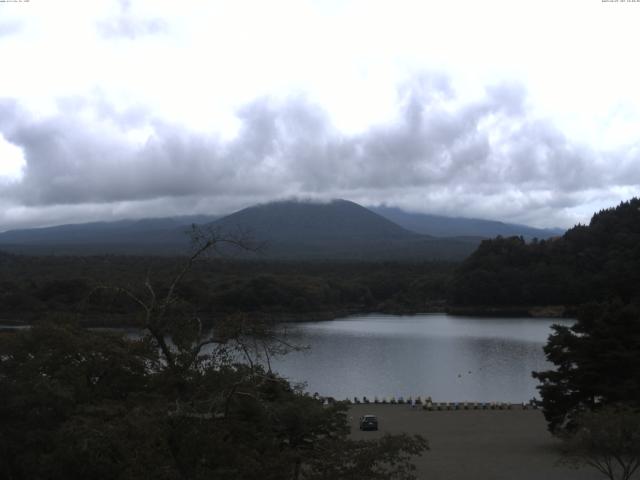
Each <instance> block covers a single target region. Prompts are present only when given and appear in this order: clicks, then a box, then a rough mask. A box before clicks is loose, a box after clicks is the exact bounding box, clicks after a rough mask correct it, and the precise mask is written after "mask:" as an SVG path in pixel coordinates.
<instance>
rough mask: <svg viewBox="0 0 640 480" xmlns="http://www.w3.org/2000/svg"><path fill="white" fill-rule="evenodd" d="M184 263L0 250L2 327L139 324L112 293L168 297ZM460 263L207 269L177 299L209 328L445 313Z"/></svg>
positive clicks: (199, 266)
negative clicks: (46, 320)
mask: <svg viewBox="0 0 640 480" xmlns="http://www.w3.org/2000/svg"><path fill="white" fill-rule="evenodd" d="M184 261H185V259H184V258H182V257H156V256H146V257H143V256H118V255H105V256H92V257H82V256H75V257H62V256H60V257H57V256H42V257H35V256H22V255H13V254H6V253H2V252H0V320H4V321H7V320H14V321H18V322H19V321H27V322H28V321H32V320H35V319H42V318H43V317H46V316H52V315H53V316H55V315H59V314H61V313H64V314H66V313H69V312H72V313H73V312H76V313H78V314H79V316H80V318H81V321H82V322H89V323H91V322H98V323H101V324H108V323H114V324H116V323H117V324H130V323H131V322H132V321H133V320H135V318H134V315H135V314H136V313H137V312H138V311H139V308H138V307H139V306H138V305H136V304H135V303H134V302H133V301H132V300H131V299H130V298H128V297H127V296H126V295H121V294H120V295H116V294H114V292H113V291H110V290H109V289H103V288H102V287H124V288H127V289H130V290H132V291H138V290H141V291H144V290H145V286H144V281H145V279H146V278H147V277H148V278H149V280H150V282H151V283H152V284H153V285H154V286H155V287H157V288H158V289H159V290H160V291H162V290H163V288H165V289H166V288H167V286H168V285H169V283H170V280H171V278H172V277H173V276H174V275H175V274H176V271H177V270H178V269H179V268H180V267H181V266H182V265H183V264H184ZM454 265H455V264H451V263H444V262H424V263H422V262H421V263H414V264H407V263H392V262H379V263H376V262H372V263H362V262H343V263H336V262H334V263H325V262H307V263H304V262H259V261H239V260H236V261H233V260H221V259H207V260H203V261H200V262H197V263H196V264H195V265H194V266H193V268H192V271H191V272H190V274H189V275H188V276H187V277H186V278H185V279H184V281H183V282H182V284H181V285H180V287H179V291H178V292H177V293H178V294H179V296H180V298H181V299H182V301H183V302H184V305H183V307H184V308H185V309H186V310H187V311H190V312H198V314H199V315H201V316H202V318H203V320H207V319H211V318H212V317H213V316H215V315H218V314H226V313H234V312H258V313H260V314H261V315H266V316H273V317H275V318H278V317H282V316H283V315H285V316H287V318H289V319H292V320H296V319H305V318H325V317H326V318H332V317H333V316H334V315H339V314H342V313H348V312H366V311H387V312H396V313H399V312H418V311H431V310H434V309H440V310H442V309H443V308H444V302H445V299H446V297H447V288H448V284H449V280H450V278H451V272H452V271H453V268H454Z"/></svg>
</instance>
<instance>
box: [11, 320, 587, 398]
mask: <svg viewBox="0 0 640 480" xmlns="http://www.w3.org/2000/svg"><path fill="white" fill-rule="evenodd" d="M573 322H574V321H573V320H567V319H557V318H488V317H462V316H452V315H446V314H422V315H407V316H401V315H381V314H368V315H355V316H349V317H346V318H339V319H336V320H331V321H321V322H301V323H287V324H283V325H281V327H282V328H285V329H286V331H287V332H288V341H290V342H293V343H295V344H296V345H307V346H308V347H309V349H308V350H304V351H300V352H292V353H289V354H288V355H285V356H282V357H276V358H273V359H272V360H271V364H272V367H273V370H275V371H277V372H278V373H280V374H281V375H283V376H284V377H286V378H288V379H289V380H291V381H293V382H303V381H304V382H306V384H307V387H306V389H307V391H309V392H311V393H314V392H318V393H319V394H320V395H322V396H331V397H334V398H336V399H340V400H342V399H345V398H347V397H349V398H352V399H353V397H354V396H357V397H360V398H362V396H366V397H368V398H369V399H371V400H373V398H374V397H376V396H377V397H378V398H379V399H380V398H382V397H386V398H389V397H392V396H393V397H399V396H402V397H404V398H407V397H409V396H412V397H416V396H418V395H419V396H421V397H423V398H424V397H426V396H431V398H432V399H433V401H437V402H463V401H470V402H490V401H502V402H518V403H519V402H526V401H528V400H530V399H531V398H532V397H534V396H536V397H538V398H539V395H538V392H537V390H536V384H537V382H536V381H535V380H534V379H533V378H532V377H531V372H532V371H534V370H546V369H549V368H551V364H549V363H548V362H547V361H546V360H545V358H544V352H543V351H542V347H543V346H544V344H545V343H546V341H547V337H548V336H549V334H550V333H551V325H552V324H554V323H558V324H561V325H571V324H572V323H573ZM5 327H7V328H16V327H10V326H5ZM107 330H116V331H120V332H123V333H125V334H126V335H128V336H130V337H132V338H135V337H138V336H139V335H140V334H141V332H140V330H137V329H107Z"/></svg>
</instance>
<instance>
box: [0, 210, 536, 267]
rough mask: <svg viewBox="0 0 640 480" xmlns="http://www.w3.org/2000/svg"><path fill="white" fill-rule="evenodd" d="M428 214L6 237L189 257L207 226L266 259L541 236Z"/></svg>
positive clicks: (442, 248) (420, 254)
mask: <svg viewBox="0 0 640 480" xmlns="http://www.w3.org/2000/svg"><path fill="white" fill-rule="evenodd" d="M428 217H429V216H425V215H421V214H410V213H406V212H402V211H401V210H399V209H390V208H387V207H377V208H375V209H374V211H372V210H371V209H367V208H365V207H363V206H361V205H358V204H357V203H354V202H350V201H348V200H333V201H330V202H324V203H317V202H306V201H278V202H272V203H266V204H261V205H255V206H252V207H248V208H245V209H242V210H240V211H237V212H235V213H232V214H231V215H228V216H226V217H222V218H216V217H213V216H206V215H197V216H183V217H170V218H151V219H141V220H121V221H116V222H93V223H84V224H74V225H60V226H55V227H47V228H34V229H24V230H13V231H8V232H4V233H0V249H2V250H6V251H9V252H20V253H33V254H74V255H75V254H81V255H82V254H104V253H117V254H136V255H140V254H145V255H147V254H149V255H158V254H159V255H167V254H183V253H185V252H186V251H187V249H188V247H189V238H188V236H187V234H186V232H187V230H188V229H189V228H190V226H191V224H199V225H205V226H207V227H212V228H215V229H218V230H221V231H227V232H237V231H243V232H248V233H250V234H251V236H252V237H253V239H255V240H256V241H258V242H261V243H262V242H264V244H265V248H264V250H263V251H262V252H261V253H260V255H259V258H266V259H292V260H297V259H317V260H323V259H326V260H332V259H340V260H362V261H367V260H375V261H377V260H461V259H463V258H465V257H467V256H468V255H469V254H471V252H472V251H473V250H475V248H476V247H477V245H478V244H479V242H480V241H481V239H482V238H483V237H484V236H485V235H486V234H487V233H489V234H490V235H491V236H495V235H505V236H508V235H525V236H528V235H529V234H531V233H532V232H536V233H539V232H541V231H540V230H538V229H531V228H530V227H522V228H521V229H520V230H517V229H516V230H514V228H515V227H518V226H513V225H509V224H502V223H500V222H489V221H484V220H472V219H450V218H448V217H436V216H431V217H433V218H436V219H437V220H438V222H439V223H438V222H435V223H433V222H432V223H431V227H430V229H427V226H428V225H427V220H425V219H428ZM447 220H448V221H449V223H448V224H447ZM461 222H462V226H460V225H461ZM465 222H466V223H465ZM473 222H476V223H477V222H480V223H478V225H480V226H486V225H491V226H493V227H494V230H492V231H489V230H487V228H485V229H481V228H480V227H476V228H475V229H474V228H470V227H469V225H472V224H473ZM434 225H435V226H434ZM438 225H439V227H438V228H436V227H437V226H438ZM451 225H453V227H452V226H451ZM473 225H475V224H473ZM456 226H457V227H456ZM454 227H456V228H454ZM463 227H464V228H463ZM498 227H500V228H501V229H500V228H498ZM425 232H426V234H425ZM483 234H485V235H483ZM487 236H489V235H487ZM537 236H539V237H540V238H543V236H542V235H541V234H540V235H537ZM248 256H249V257H252V256H256V255H253V254H249V255H248Z"/></svg>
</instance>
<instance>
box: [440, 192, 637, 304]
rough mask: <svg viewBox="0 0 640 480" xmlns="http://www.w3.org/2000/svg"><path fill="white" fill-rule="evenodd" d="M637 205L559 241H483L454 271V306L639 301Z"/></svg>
mask: <svg viewBox="0 0 640 480" xmlns="http://www.w3.org/2000/svg"><path fill="white" fill-rule="evenodd" d="M639 287H640V199H638V198H634V199H632V200H630V201H628V202H623V203H621V204H620V205H619V206H617V207H616V208H612V209H608V210H603V211H601V212H598V213H596V214H595V215H594V216H593V218H592V219H591V223H590V224H589V226H583V225H577V226H576V227H573V228H572V229H570V230H568V231H567V232H566V233H565V235H563V236H562V237H560V238H556V239H550V240H546V241H545V240H540V241H537V240H534V241H532V242H530V243H526V242H525V241H524V240H523V239H522V237H511V238H502V237H498V238H496V239H494V240H485V241H483V242H482V243H481V244H480V246H479V247H478V249H477V250H476V251H475V252H474V253H473V254H472V255H471V256H470V257H469V258H468V259H467V260H465V261H464V262H463V263H462V265H461V266H460V268H459V269H458V270H457V271H456V273H455V277H454V280H453V282H452V290H451V300H452V302H453V303H454V304H456V305H491V306H512V305H579V304H582V303H584V302H587V301H593V300H597V301H602V300H607V299H609V298H619V299H621V300H622V301H624V302H631V301H638V300H640V298H639V296H640V288H639Z"/></svg>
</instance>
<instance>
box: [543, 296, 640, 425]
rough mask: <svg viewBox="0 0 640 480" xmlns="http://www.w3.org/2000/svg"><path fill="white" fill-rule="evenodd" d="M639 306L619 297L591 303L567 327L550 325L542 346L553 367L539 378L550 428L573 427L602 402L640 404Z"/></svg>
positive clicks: (545, 413)
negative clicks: (552, 331)
mask: <svg viewBox="0 0 640 480" xmlns="http://www.w3.org/2000/svg"><path fill="white" fill-rule="evenodd" d="M639 346H640V309H639V308H638V307H636V306H633V305H623V304H621V303H618V302H614V303H611V304H589V305H586V306H584V307H583V308H582V309H581V310H580V312H579V315H578V321H577V322H576V324H575V325H573V326H571V327H565V326H558V325H556V326H554V333H553V334H552V335H551V336H550V337H549V341H548V343H547V345H546V346H545V348H544V351H545V354H546V356H547V359H548V360H549V361H550V362H551V363H553V364H554V365H555V369H554V370H548V371H544V372H534V374H533V376H534V377H535V378H537V379H539V380H540V382H541V385H540V386H539V387H538V389H539V390H540V394H541V396H542V405H543V408H544V415H545V417H546V419H547V422H548V424H549V429H550V430H551V431H552V432H555V433H560V432H562V431H565V430H569V431H571V430H572V429H573V428H574V427H575V424H576V418H577V417H578V416H579V415H581V414H582V413H583V412H584V411H590V410H595V409H598V408H600V407H602V406H605V405H614V404H627V405H632V406H635V407H640V348H639Z"/></svg>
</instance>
